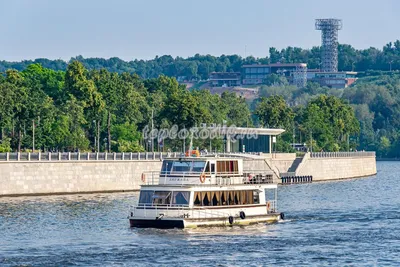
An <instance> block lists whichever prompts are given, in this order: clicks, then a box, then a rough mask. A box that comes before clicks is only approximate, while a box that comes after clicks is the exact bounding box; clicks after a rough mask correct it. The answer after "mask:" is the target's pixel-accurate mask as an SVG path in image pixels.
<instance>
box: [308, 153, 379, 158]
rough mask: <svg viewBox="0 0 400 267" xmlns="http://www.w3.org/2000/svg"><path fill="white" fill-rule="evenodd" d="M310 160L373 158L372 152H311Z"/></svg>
mask: <svg viewBox="0 0 400 267" xmlns="http://www.w3.org/2000/svg"><path fill="white" fill-rule="evenodd" d="M310 157H311V158H348V157H357V158H360V157H375V152H373V151H355V152H311V153H310Z"/></svg>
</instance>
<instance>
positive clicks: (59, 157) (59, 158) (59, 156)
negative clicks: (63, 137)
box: [58, 152, 61, 161]
mask: <svg viewBox="0 0 400 267" xmlns="http://www.w3.org/2000/svg"><path fill="white" fill-rule="evenodd" d="M58 160H59V161H60V160H61V153H60V152H58Z"/></svg>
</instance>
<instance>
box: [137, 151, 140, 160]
mask: <svg viewBox="0 0 400 267" xmlns="http://www.w3.org/2000/svg"><path fill="white" fill-rule="evenodd" d="M137 159H138V160H140V152H138V153H137Z"/></svg>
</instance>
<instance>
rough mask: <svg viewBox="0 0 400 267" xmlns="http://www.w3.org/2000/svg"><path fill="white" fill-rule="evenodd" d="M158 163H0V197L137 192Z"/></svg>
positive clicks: (156, 169) (158, 168)
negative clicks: (142, 179)
mask: <svg viewBox="0 0 400 267" xmlns="http://www.w3.org/2000/svg"><path fill="white" fill-rule="evenodd" d="M161 164H162V162H161V161H160V160H143V161H138V160H136V161H68V162H66V161H60V162H55V161H53V162H52V161H47V162H11V161H9V162H0V180H1V183H0V196H1V195H2V196H4V195H30V194H57V193H79V192H112V191H125V190H126V191H129V190H137V189H139V187H140V184H141V174H142V172H145V171H159V170H160V169H161Z"/></svg>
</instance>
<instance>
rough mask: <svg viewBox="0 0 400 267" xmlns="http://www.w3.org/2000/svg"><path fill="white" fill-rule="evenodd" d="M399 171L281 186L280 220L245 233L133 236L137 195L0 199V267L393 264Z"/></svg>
mask: <svg viewBox="0 0 400 267" xmlns="http://www.w3.org/2000/svg"><path fill="white" fill-rule="evenodd" d="M399 171H400V164H399V163H396V162H379V163H378V175H377V176H373V177H369V178H365V179H352V180H345V181H335V182H325V183H314V184H307V185H293V186H283V187H280V189H279V206H280V209H281V210H282V211H284V212H285V215H286V216H285V217H286V220H285V221H282V222H279V223H276V224H269V225H264V224H259V225H253V226H249V227H232V228H208V229H190V230H179V229H173V230H157V229H131V228H129V225H128V221H127V219H126V217H127V214H128V210H129V207H130V206H131V205H132V203H133V202H134V201H135V200H136V199H137V193H121V194H92V195H72V196H65V195H64V196H50V197H49V196H46V197H23V198H0V265H1V266H66V265H72V266H92V265H104V266H143V265H145V266H152V265H158V266H194V265H195V266H198V265H206V266H243V265H246V266H269V265H283V266H287V265H290V266H310V265H313V266H321V265H332V266H354V265H357V266H371V265H372V266H398V265H399V260H398V259H400V223H399V222H400V209H399V207H400V196H399V192H400V184H399V176H398V173H399Z"/></svg>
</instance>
